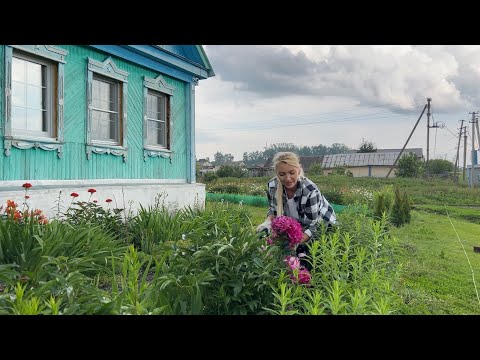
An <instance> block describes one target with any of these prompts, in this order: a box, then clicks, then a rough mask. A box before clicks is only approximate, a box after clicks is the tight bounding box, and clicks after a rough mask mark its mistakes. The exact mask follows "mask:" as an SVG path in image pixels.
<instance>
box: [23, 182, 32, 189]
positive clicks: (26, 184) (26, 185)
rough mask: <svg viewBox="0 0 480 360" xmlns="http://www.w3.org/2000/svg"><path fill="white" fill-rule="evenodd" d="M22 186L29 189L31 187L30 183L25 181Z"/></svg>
mask: <svg viewBox="0 0 480 360" xmlns="http://www.w3.org/2000/svg"><path fill="white" fill-rule="evenodd" d="M22 187H24V188H25V189H30V188H31V187H32V184H30V183H25V184H23V185H22Z"/></svg>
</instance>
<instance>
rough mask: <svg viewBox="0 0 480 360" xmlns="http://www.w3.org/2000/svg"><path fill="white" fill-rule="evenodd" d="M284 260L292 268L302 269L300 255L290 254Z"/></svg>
mask: <svg viewBox="0 0 480 360" xmlns="http://www.w3.org/2000/svg"><path fill="white" fill-rule="evenodd" d="M284 261H285V262H286V263H287V265H288V267H289V268H290V269H292V270H295V269H300V259H299V258H298V257H296V256H291V255H289V256H287V257H286V258H285V260H284Z"/></svg>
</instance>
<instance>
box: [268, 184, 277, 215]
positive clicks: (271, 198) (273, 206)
mask: <svg viewBox="0 0 480 360" xmlns="http://www.w3.org/2000/svg"><path fill="white" fill-rule="evenodd" d="M267 199H268V204H269V207H268V211H267V216H269V215H274V216H277V200H276V198H275V182H274V181H273V180H271V181H269V182H268V186H267Z"/></svg>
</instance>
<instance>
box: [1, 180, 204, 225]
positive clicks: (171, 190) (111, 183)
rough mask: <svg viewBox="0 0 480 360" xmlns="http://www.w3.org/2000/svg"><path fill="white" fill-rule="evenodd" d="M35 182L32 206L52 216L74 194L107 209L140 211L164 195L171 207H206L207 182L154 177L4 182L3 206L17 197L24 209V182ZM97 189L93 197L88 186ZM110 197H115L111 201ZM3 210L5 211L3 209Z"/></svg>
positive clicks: (31, 196)
mask: <svg viewBox="0 0 480 360" xmlns="http://www.w3.org/2000/svg"><path fill="white" fill-rule="evenodd" d="M27 182H28V183H30V184H32V187H31V188H30V189H28V191H27V195H28V196H30V198H29V199H28V200H26V201H27V204H28V206H29V208H30V209H41V210H42V211H43V213H44V214H45V215H46V216H47V217H48V218H49V219H51V218H54V217H55V216H56V215H57V213H58V207H57V205H56V201H57V200H58V199H59V196H60V199H61V205H62V207H63V209H64V210H66V209H67V208H68V207H69V206H70V204H71V202H72V199H73V198H72V197H71V196H70V194H71V193H73V192H75V193H77V194H78V195H79V197H77V198H75V200H74V201H75V202H76V201H89V200H90V201H93V200H97V204H99V205H102V206H103V207H105V208H108V207H110V208H111V209H113V208H125V209H126V210H127V211H130V210H131V211H133V213H134V214H136V213H137V211H138V209H139V208H140V204H141V205H142V206H143V207H148V206H149V205H155V198H156V197H158V196H159V195H160V204H164V205H165V206H167V207H168V208H169V209H170V210H177V209H181V208H183V207H186V206H191V207H194V206H198V207H200V208H202V209H204V208H205V184H201V183H187V182H186V181H185V180H153V179H101V180H15V181H0V206H1V205H3V206H4V208H5V207H6V203H7V200H13V201H15V202H16V203H17V204H18V209H19V210H21V209H22V206H23V203H24V201H25V189H24V188H23V187H22V185H23V184H24V183H27ZM91 188H93V189H95V190H96V192H95V193H94V194H93V195H92V196H91V197H90V193H89V192H88V189H91ZM106 199H112V202H111V203H110V204H108V203H106V202H105V200H106ZM2 213H3V210H2Z"/></svg>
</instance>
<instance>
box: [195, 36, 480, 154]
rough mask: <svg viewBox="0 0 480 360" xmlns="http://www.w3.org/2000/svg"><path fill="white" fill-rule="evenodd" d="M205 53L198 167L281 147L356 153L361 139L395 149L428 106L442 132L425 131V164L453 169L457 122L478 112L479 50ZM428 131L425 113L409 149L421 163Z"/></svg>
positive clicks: (222, 49)
mask: <svg viewBox="0 0 480 360" xmlns="http://www.w3.org/2000/svg"><path fill="white" fill-rule="evenodd" d="M205 51H206V53H207V56H208V57H209V60H210V62H211V64H212V66H213V69H214V71H215V73H216V76H215V77H213V78H209V79H206V80H202V81H201V82H200V84H199V86H198V87H197V89H196V93H197V95H196V140H197V146H196V151H197V157H198V158H201V157H207V156H209V157H211V158H213V154H214V153H215V152H216V151H221V152H223V153H230V154H232V155H234V156H235V159H236V160H239V159H241V158H242V154H243V153H244V152H251V151H256V150H263V148H264V147H265V146H266V145H268V144H273V143H281V142H290V143H294V144H296V145H298V146H303V145H309V146H313V145H319V144H323V145H331V144H333V143H343V144H345V145H347V146H349V147H352V148H355V147H358V146H359V145H360V143H361V141H362V138H364V139H366V140H371V141H373V142H374V143H375V144H376V145H377V147H381V148H401V147H402V146H403V145H404V143H405V141H406V140H407V138H408V136H409V134H410V132H411V130H412V129H413V126H414V125H415V123H416V121H417V119H418V117H419V115H420V113H421V111H422V109H423V107H424V105H425V103H426V98H427V97H430V98H432V113H433V118H432V120H434V121H442V122H443V123H445V125H446V128H444V129H431V131H430V157H431V158H432V157H436V158H447V159H448V160H452V158H454V157H455V155H456V146H457V142H458V140H457V139H456V138H455V137H454V136H453V135H452V133H454V134H458V129H457V128H458V126H459V123H458V120H459V119H467V118H466V117H467V116H469V117H468V120H470V116H471V115H468V113H469V112H472V111H477V110H478V108H477V107H478V106H479V105H480V98H479V95H478V91H477V89H476V87H477V86H478V85H477V84H478V83H479V80H480V46H437V45H435V46H433V45H432V46H409V45H385V46H383V45H382V46H380V45H374V46H370V45H353V46H347V45H342V46H332V45H328V46H317V45H316V46H307V45H294V46H269V45H261V46H239V45H231V46H229V45H224V46H213V45H212V46H211V45H209V46H206V47H205ZM368 114H369V115H368ZM426 122H427V118H426V113H425V115H424V116H423V118H422V120H421V122H420V124H419V125H418V127H417V129H416V130H415V133H414V135H413V136H412V138H411V140H410V142H409V144H408V147H422V148H423V149H424V154H426ZM469 129H471V126H470V128H469ZM469 131H470V130H469ZM470 141H471V140H470ZM462 144H463V141H462ZM470 149H471V145H467V154H468V158H469V157H470V154H469V153H470ZM461 154H462V152H461ZM468 161H469V160H468ZM462 162H463V159H462Z"/></svg>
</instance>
